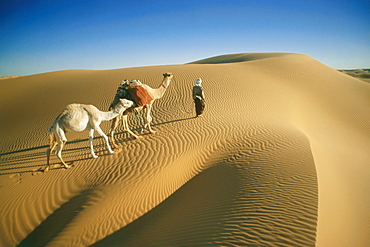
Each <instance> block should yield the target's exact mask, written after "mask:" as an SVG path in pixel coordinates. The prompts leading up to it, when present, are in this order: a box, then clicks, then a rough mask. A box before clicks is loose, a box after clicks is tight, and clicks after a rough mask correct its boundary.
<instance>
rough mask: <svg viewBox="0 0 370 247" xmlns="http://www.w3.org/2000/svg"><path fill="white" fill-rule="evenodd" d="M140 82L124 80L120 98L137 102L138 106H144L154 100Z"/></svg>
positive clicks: (120, 87) (120, 88)
mask: <svg viewBox="0 0 370 247" xmlns="http://www.w3.org/2000/svg"><path fill="white" fill-rule="evenodd" d="M142 85H143V84H142V83H141V81H139V80H132V81H128V80H124V81H123V82H122V83H121V85H120V86H119V88H118V90H120V91H121V92H120V94H121V95H122V96H121V97H120V98H126V99H128V100H132V101H134V102H135V105H136V106H144V105H146V104H148V103H149V102H151V101H152V100H153V97H152V96H150V95H149V93H148V91H147V90H146V89H145V88H144V87H143V86H142Z"/></svg>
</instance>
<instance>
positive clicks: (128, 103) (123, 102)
mask: <svg viewBox="0 0 370 247" xmlns="http://www.w3.org/2000/svg"><path fill="white" fill-rule="evenodd" d="M119 101H120V104H121V105H122V106H123V107H124V108H126V109H127V108H130V107H131V106H133V104H134V102H132V101H131V100H128V99H120V100H119Z"/></svg>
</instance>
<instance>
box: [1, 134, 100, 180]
mask: <svg viewBox="0 0 370 247" xmlns="http://www.w3.org/2000/svg"><path fill="white" fill-rule="evenodd" d="M99 139H102V137H95V138H94V140H99ZM83 142H85V143H86V145H83V147H73V146H74V145H76V144H79V143H83ZM96 143H99V144H96V145H95V146H96V147H101V146H103V145H104V143H103V141H102V140H101V141H99V142H98V141H96ZM48 147H49V146H48V145H41V146H37V147H32V148H25V149H19V150H14V151H10V152H5V153H0V163H1V165H0V176H1V175H15V174H24V173H35V172H42V171H43V169H42V168H45V167H46V150H47V148H48ZM66 147H67V148H65V149H64V150H63V153H64V154H67V155H69V156H71V155H73V156H75V154H76V153H77V155H78V157H77V158H73V159H72V160H68V161H67V162H66V163H68V164H70V163H74V162H78V161H83V160H87V159H90V158H92V157H90V156H89V151H90V149H89V146H88V139H78V140H73V141H69V142H67V144H66ZM68 147H69V148H68ZM104 155H105V154H103V153H102V154H100V155H99V156H104ZM53 156H54V155H53ZM81 156H83V157H81ZM57 164H60V162H59V160H58V159H56V160H55V161H53V162H51V163H50V165H51V166H52V167H53V168H52V169H51V170H56V169H65V168H64V166H61V167H57Z"/></svg>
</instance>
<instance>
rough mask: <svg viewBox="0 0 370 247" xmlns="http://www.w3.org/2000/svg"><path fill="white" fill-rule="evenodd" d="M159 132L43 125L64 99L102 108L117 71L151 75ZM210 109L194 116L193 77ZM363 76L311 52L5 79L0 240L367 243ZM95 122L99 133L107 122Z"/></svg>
mask: <svg viewBox="0 0 370 247" xmlns="http://www.w3.org/2000/svg"><path fill="white" fill-rule="evenodd" d="M165 72H171V73H173V74H174V78H173V80H172V81H171V84H170V85H169V86H168V88H167V91H166V93H165V95H164V96H163V97H162V98H161V99H159V100H157V101H156V102H155V103H154V106H153V112H152V116H153V124H152V128H153V129H154V130H155V131H156V133H155V134H149V133H148V132H144V133H140V129H141V126H142V120H143V118H142V117H140V115H137V114H132V115H130V117H129V125H130V128H131V129H132V130H133V131H134V132H135V133H136V134H138V135H141V138H139V139H134V138H133V137H132V136H131V135H129V134H128V133H127V132H125V131H123V127H122V126H121V127H120V129H119V130H118V131H117V132H116V135H115V137H116V140H117V142H118V144H119V145H121V146H122V148H121V149H116V150H115V153H114V154H109V153H108V151H107V147H106V145H105V142H104V140H103V139H102V138H101V137H100V136H98V135H96V138H95V140H94V147H95V152H96V154H97V155H98V156H99V157H98V158H96V159H93V158H92V157H91V154H90V148H89V144H88V137H87V136H88V132H87V131H85V132H78V133H75V132H69V133H67V138H68V142H67V144H66V145H65V147H64V149H63V159H64V160H65V161H66V163H67V164H72V165H73V167H72V168H70V169H64V168H63V167H62V165H61V164H60V162H59V159H58V158H57V157H56V156H55V155H52V159H51V163H52V168H51V169H50V170H49V171H48V172H47V173H43V172H42V169H44V168H45V166H46V153H45V152H46V149H47V147H48V139H47V138H48V135H47V129H48V128H49V126H50V125H51V124H52V123H53V121H54V119H55V118H56V117H57V115H58V114H59V113H60V112H61V110H62V109H63V108H64V107H65V106H66V105H68V104H71V103H81V104H92V105H94V106H96V107H97V108H99V109H100V110H102V111H107V110H108V107H109V104H110V103H111V101H112V100H113V97H114V95H115V93H116V89H117V87H118V86H119V84H120V83H121V81H122V80H123V79H129V80H133V79H138V80H140V81H141V82H143V83H145V84H148V85H150V86H151V87H158V86H159V85H160V84H161V81H162V79H163V76H162V74H163V73H165ZM196 78H202V80H203V87H204V90H205V94H206V108H205V113H204V116H203V117H202V118H194V116H195V110H194V105H193V99H192V94H191V90H192V86H193V82H194V80H195V79H196ZM369 95H370V84H368V83H366V82H364V81H362V80H359V79H356V78H354V77H351V76H348V75H346V74H345V73H342V72H340V71H336V70H334V69H332V68H330V67H327V66H326V65H324V64H322V63H320V62H318V61H316V60H315V59H313V58H312V57H310V56H307V55H302V54H291V53H251V54H249V53H248V54H231V55H223V56H218V57H213V58H207V59H204V60H200V61H196V62H192V63H189V64H184V65H168V66H152V67H138V68H125V69H115V70H99V71H98V70H97V71H95V70H68V71H57V72H51V73H44V74H37V75H32V76H23V77H18V78H9V79H3V80H1V90H0V103H1V104H0V116H1V118H0V126H1V128H0V138H1V142H0V155H1V156H0V159H1V165H0V195H1V199H0V216H1V221H0V236H1V237H0V246H17V245H20V246H207V245H208V246H325V247H326V246H335V247H338V246H370V237H369V229H370V217H369V208H370V197H369V193H370V182H369V181H370V178H369V175H370V166H369V162H370V152H369V147H370V125H369V122H370V108H369V105H370V97H369ZM101 127H102V129H103V131H104V132H106V133H108V130H109V127H110V122H103V123H102V124H101Z"/></svg>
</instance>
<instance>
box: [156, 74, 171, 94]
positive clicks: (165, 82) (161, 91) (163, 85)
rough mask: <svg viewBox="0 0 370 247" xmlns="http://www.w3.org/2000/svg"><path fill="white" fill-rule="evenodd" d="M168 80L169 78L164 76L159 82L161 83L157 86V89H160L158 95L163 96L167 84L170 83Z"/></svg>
mask: <svg viewBox="0 0 370 247" xmlns="http://www.w3.org/2000/svg"><path fill="white" fill-rule="evenodd" d="M170 81H171V79H170V78H169V77H168V76H166V77H165V78H163V81H162V83H161V85H160V86H159V88H158V90H159V91H160V95H159V96H160V97H162V96H163V94H164V93H165V92H166V90H167V88H168V86H169V85H170Z"/></svg>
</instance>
